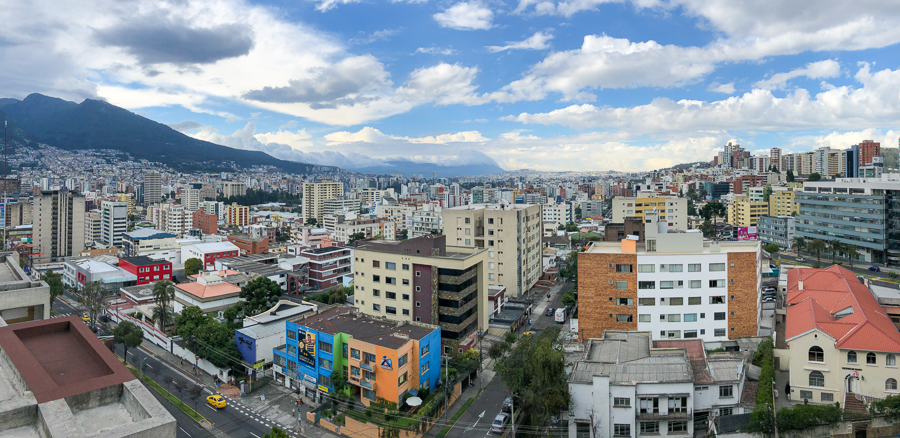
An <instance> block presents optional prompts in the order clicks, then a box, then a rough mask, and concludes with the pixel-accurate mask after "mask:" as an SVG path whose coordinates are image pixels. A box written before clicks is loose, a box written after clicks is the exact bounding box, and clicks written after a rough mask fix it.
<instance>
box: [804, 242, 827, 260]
mask: <svg viewBox="0 0 900 438" xmlns="http://www.w3.org/2000/svg"><path fill="white" fill-rule="evenodd" d="M806 249H807V250H809V252H813V251H815V252H816V263H819V264H821V263H822V259H821V257H820V253H821V252H822V250H823V249H825V241H824V240H822V239H813V241H812V242H809V245H808V246H807V247H806Z"/></svg>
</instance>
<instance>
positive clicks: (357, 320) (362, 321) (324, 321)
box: [292, 307, 438, 348]
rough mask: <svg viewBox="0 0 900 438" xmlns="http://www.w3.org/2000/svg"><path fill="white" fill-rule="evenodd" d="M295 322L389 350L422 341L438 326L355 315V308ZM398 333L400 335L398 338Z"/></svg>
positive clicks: (303, 318)
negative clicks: (411, 342) (412, 341)
mask: <svg viewBox="0 0 900 438" xmlns="http://www.w3.org/2000/svg"><path fill="white" fill-rule="evenodd" d="M292 322H294V323H295V324H297V325H301V326H304V327H308V328H311V329H313V330H318V331H320V332H325V333H329V334H337V333H347V334H348V335H350V336H352V337H353V339H356V340H359V341H363V342H368V343H370V344H374V345H378V346H382V347H388V348H399V347H401V346H403V345H404V344H406V343H407V342H409V340H410V339H416V340H419V339H422V338H424V337H425V336H427V335H428V334H429V333H431V332H433V331H435V330H437V329H438V327H437V326H426V325H425V324H421V325H415V324H411V323H400V322H396V321H385V320H382V319H378V318H373V317H370V316H368V315H365V314H362V313H358V312H356V309H355V308H353V307H332V308H331V309H328V310H325V311H324V312H321V313H318V314H312V315H306V316H303V317H301V318H297V319H294V320H292ZM397 334H399V335H401V336H395V335H397ZM404 336H405V337H404Z"/></svg>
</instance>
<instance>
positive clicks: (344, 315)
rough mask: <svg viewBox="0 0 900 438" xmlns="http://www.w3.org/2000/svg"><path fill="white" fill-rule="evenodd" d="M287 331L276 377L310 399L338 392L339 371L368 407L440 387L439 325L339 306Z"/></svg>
mask: <svg viewBox="0 0 900 438" xmlns="http://www.w3.org/2000/svg"><path fill="white" fill-rule="evenodd" d="M285 329H286V333H285V339H286V341H285V345H284V346H281V347H277V348H275V349H273V356H274V373H275V381H276V382H278V383H282V384H284V385H285V386H287V387H289V388H294V389H295V390H298V391H299V390H301V389H302V390H303V392H304V394H305V395H306V396H307V397H310V398H314V399H317V400H324V399H325V398H326V397H328V396H329V395H330V394H332V393H333V392H334V384H333V382H332V380H331V375H332V373H333V372H334V371H335V370H338V371H339V372H341V373H343V374H344V375H345V377H346V379H347V383H348V384H349V385H350V387H351V388H352V389H353V392H354V396H355V398H356V399H357V400H360V401H361V402H362V403H363V404H364V405H366V406H368V405H370V404H372V403H374V402H376V401H377V400H379V399H384V400H388V401H391V402H394V403H397V404H398V405H399V404H400V403H402V401H403V397H404V395H405V394H407V393H415V391H417V390H422V389H431V388H434V387H436V386H437V382H438V381H439V380H440V378H441V377H440V372H441V355H440V351H439V350H440V339H441V335H440V332H441V329H440V328H439V327H436V326H433V325H428V324H422V323H416V322H406V323H403V324H397V323H394V322H388V321H383V320H379V319H375V318H372V317H369V316H366V315H361V314H358V313H356V312H355V310H354V309H352V308H348V307H334V308H331V309H328V310H325V311H322V312H320V313H317V314H310V315H305V316H302V317H299V318H295V319H292V320H289V321H287V322H286V323H285Z"/></svg>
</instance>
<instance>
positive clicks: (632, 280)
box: [578, 214, 762, 343]
mask: <svg viewBox="0 0 900 438" xmlns="http://www.w3.org/2000/svg"><path fill="white" fill-rule="evenodd" d="M644 221H645V228H644V232H645V236H644V243H643V244H642V243H639V242H638V241H637V240H633V238H625V239H623V240H622V241H620V242H593V243H592V244H591V245H590V246H588V248H587V250H586V251H585V252H582V253H579V255H578V292H579V297H578V298H579V308H578V313H579V323H578V324H579V331H580V333H579V337H580V338H581V339H590V338H597V337H600V336H602V334H603V331H604V330H609V329H614V330H641V331H649V332H651V333H652V334H653V339H692V338H698V339H703V340H704V341H705V342H707V343H709V342H716V341H724V340H727V339H735V338H737V337H742V336H756V334H757V328H758V326H759V318H760V309H761V307H760V305H759V299H760V297H759V288H760V283H761V280H762V271H761V268H760V260H761V253H762V251H761V246H760V243H759V242H758V241H735V242H716V241H705V240H704V239H703V234H702V233H700V230H689V231H687V232H684V231H678V230H672V231H671V232H670V231H669V230H668V227H667V223H666V222H657V220H656V217H655V216H654V215H653V214H646V215H645V218H644Z"/></svg>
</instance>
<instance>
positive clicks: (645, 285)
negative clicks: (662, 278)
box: [638, 281, 656, 289]
mask: <svg viewBox="0 0 900 438" xmlns="http://www.w3.org/2000/svg"><path fill="white" fill-rule="evenodd" d="M638 289H656V282H655V281H639V282H638Z"/></svg>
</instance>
